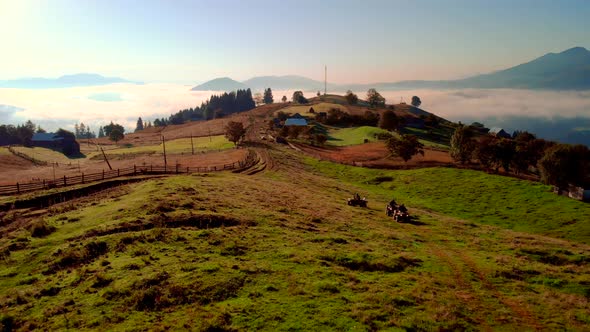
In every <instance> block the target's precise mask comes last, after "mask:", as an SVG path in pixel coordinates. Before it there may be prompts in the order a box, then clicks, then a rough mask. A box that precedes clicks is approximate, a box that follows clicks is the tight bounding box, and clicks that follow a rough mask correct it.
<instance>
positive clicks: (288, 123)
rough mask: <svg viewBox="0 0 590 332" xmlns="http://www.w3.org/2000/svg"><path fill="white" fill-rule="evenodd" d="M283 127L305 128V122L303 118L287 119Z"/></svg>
mask: <svg viewBox="0 0 590 332" xmlns="http://www.w3.org/2000/svg"><path fill="white" fill-rule="evenodd" d="M285 126H286V127H288V126H303V127H305V126H307V120H305V119H304V118H289V119H287V121H285Z"/></svg>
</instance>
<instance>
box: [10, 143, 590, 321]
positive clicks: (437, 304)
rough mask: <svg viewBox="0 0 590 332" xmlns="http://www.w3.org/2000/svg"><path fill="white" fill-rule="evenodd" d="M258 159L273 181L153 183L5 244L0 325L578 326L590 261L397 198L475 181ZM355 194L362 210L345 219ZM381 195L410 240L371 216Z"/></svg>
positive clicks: (222, 177) (75, 210) (76, 209)
mask: <svg viewBox="0 0 590 332" xmlns="http://www.w3.org/2000/svg"><path fill="white" fill-rule="evenodd" d="M269 153H271V155H273V156H274V157H275V159H276V160H280V161H281V162H280V169H279V170H278V171H267V172H263V173H259V174H258V175H256V176H250V177H247V176H243V175H239V174H232V173H219V174H212V175H206V176H198V175H194V176H177V177H168V178H162V179H157V180H150V181H146V182H143V183H139V184H133V185H130V186H126V187H121V188H119V189H116V190H112V191H109V192H105V193H103V194H101V195H98V196H96V197H93V199H91V200H82V201H79V202H76V204H70V203H65V204H62V205H57V206H53V207H51V208H50V209H49V211H47V212H48V213H47V214H44V215H41V216H36V217H34V218H32V219H31V220H29V222H28V223H29V224H30V226H29V224H27V223H25V222H23V225H24V226H22V227H18V228H14V229H13V230H11V231H9V232H8V233H2V236H1V237H0V249H1V250H0V252H3V255H4V256H3V257H2V258H1V259H0V316H2V317H0V318H1V320H0V321H2V322H7V321H12V322H13V324H14V325H15V327H17V328H19V329H22V330H28V329H47V330H59V329H68V328H69V329H100V330H111V329H112V330H123V329H125V330H126V329H138V330H144V329H155V330H159V329H173V330H177V329H194V330H264V331H277V330H279V331H283V330H355V331H370V330H381V329H386V330H394V331H395V330H400V331H401V330H481V329H488V328H489V329H492V330H517V329H524V330H532V329H537V328H538V329H545V330H552V329H569V330H584V328H585V327H586V326H587V324H590V316H589V315H588V312H589V310H590V304H589V303H588V300H587V297H588V295H589V294H590V287H589V286H588V281H590V280H589V279H588V276H589V275H590V266H589V264H588V261H590V248H588V246H585V245H582V244H580V243H569V242H567V241H563V240H553V239H549V238H543V237H538V236H536V235H534V234H523V233H515V232H512V231H507V230H503V229H502V228H499V227H495V226H488V225H482V224H480V223H473V222H464V221H462V220H457V219H456V218H453V214H458V213H459V212H457V211H455V210H453V211H455V212H452V213H451V214H449V215H445V214H441V213H439V212H436V211H434V212H433V211H427V210H426V209H425V210H417V209H416V207H426V205H429V204H434V202H433V201H434V200H432V201H431V200H430V199H427V198H420V197H419V196H418V195H415V196H410V195H409V194H408V195H407V196H402V193H403V192H404V190H406V189H408V188H409V184H410V183H412V185H413V186H412V188H414V189H417V188H419V187H422V188H426V186H427V185H428V184H427V183H421V182H420V181H418V180H416V179H414V178H413V177H415V176H420V177H432V178H434V177H437V178H438V180H439V181H443V182H444V184H445V185H446V186H448V185H451V184H453V183H455V181H457V180H454V179H455V178H456V177H457V176H459V177H460V179H459V180H460V181H459V182H463V183H465V184H464V185H463V186H464V187H471V186H474V183H476V182H470V179H471V178H472V174H469V173H463V174H464V176H463V177H462V178H461V176H462V175H461V172H462V171H458V170H453V169H451V170H442V171H449V172H450V173H444V172H443V173H441V171H440V170H438V169H433V170H423V171H424V172H425V173H416V172H418V171H413V172H401V171H398V172H381V171H373V170H366V169H360V168H352V167H342V166H340V165H334V164H331V163H324V162H322V163H320V162H315V161H313V160H305V163H304V164H302V159H301V158H300V157H299V156H298V155H296V154H295V153H294V152H290V151H270V152H269ZM279 158H280V159H279ZM295 171H296V172H295ZM429 172H432V173H429ZM453 172H455V173H453ZM294 174H296V176H295V175H294ZM387 176H389V177H393V180H392V181H391V180H389V179H388V178H384V177H387ZM445 177H446V178H445ZM494 178H495V177H494ZM406 182H408V183H406ZM502 185H503V186H505V184H503V183H502ZM428 188H429V189H432V188H430V187H428ZM514 188H516V186H508V189H507V190H510V191H512V190H516V189H514ZM357 191H358V192H361V194H363V195H367V196H368V197H369V200H370V201H369V208H367V209H362V208H354V207H350V206H348V205H346V203H345V198H346V197H350V196H351V194H352V193H354V192H357ZM441 191H442V189H441ZM392 192H393V193H394V194H395V196H396V198H398V199H399V200H401V201H403V202H406V203H408V204H409V205H410V208H411V209H412V211H413V213H414V214H415V215H416V216H417V217H418V220H417V221H416V222H415V223H414V224H398V223H395V222H393V221H392V220H391V218H388V217H386V216H385V215H384V213H383V207H384V205H385V203H386V202H387V201H388V200H389V199H390V197H391V194H392ZM515 193H518V191H516V192H515ZM437 195H438V196H439V198H442V195H441V194H437ZM426 196H427V194H426V193H422V197H426ZM451 196H453V197H451V198H449V199H452V201H458V200H459V198H458V197H457V196H455V195H451ZM421 199H422V200H423V201H422V200H421ZM449 202H451V201H449ZM472 204H476V205H474V206H478V205H483V203H482V202H479V203H478V202H475V203H472ZM489 204H490V205H491V204H495V202H490V203H489ZM523 204H525V203H523ZM526 205H527V206H528V207H531V208H533V207H538V206H539V204H537V203H535V201H534V200H530V201H528V203H526ZM580 211H581V210H580ZM578 213H581V212H578ZM515 216H518V215H517V214H515ZM3 218H4V220H9V219H7V218H11V216H4V217H3ZM40 221H43V222H44V224H45V226H44V225H43V224H38V223H39V222H40ZM488 223H491V221H490V222H488ZM52 226H53V227H55V229H54V230H52V229H51V227H52ZM34 229H37V231H36V232H37V233H35V234H37V236H35V237H33V236H32V234H33V233H34ZM43 230H45V231H43ZM0 231H2V232H6V228H0ZM45 232H46V234H45ZM44 234H45V235H44ZM7 251H8V252H7Z"/></svg>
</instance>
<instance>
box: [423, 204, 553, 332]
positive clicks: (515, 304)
mask: <svg viewBox="0 0 590 332" xmlns="http://www.w3.org/2000/svg"><path fill="white" fill-rule="evenodd" d="M415 210H418V211H420V212H421V213H424V214H427V215H429V216H431V217H433V218H437V219H438V220H445V221H448V222H453V223H456V224H466V223H467V222H466V221H464V220H460V219H456V218H452V217H449V216H445V215H439V214H438V213H435V212H432V211H427V210H422V209H415ZM425 231H426V232H427V233H430V230H426V229H425ZM434 246H436V247H435V248H433V253H434V254H435V255H436V256H437V257H439V258H441V259H443V260H444V261H446V262H447V264H448V265H449V266H450V267H451V269H452V270H453V273H455V277H456V279H457V280H458V281H459V283H460V284H465V279H464V278H465V276H464V274H463V273H462V271H461V270H460V269H459V268H458V267H457V264H456V263H455V262H453V261H452V259H451V258H450V255H452V256H454V257H456V259H458V260H459V261H460V262H461V263H462V265H464V266H466V267H467V268H468V269H469V272H471V273H472V274H473V275H474V276H476V277H477V279H478V280H479V282H480V283H481V284H482V285H483V286H484V287H485V290H486V291H488V292H490V293H491V294H493V296H494V297H495V298H496V299H498V300H499V301H500V302H501V303H502V304H504V305H505V306H506V307H508V308H509V309H510V311H512V312H513V313H514V314H515V315H516V316H517V317H518V318H519V319H520V320H521V321H522V322H524V324H526V325H527V326H528V327H530V328H533V329H535V330H537V331H539V330H542V329H543V326H542V325H540V324H539V320H538V319H537V318H536V317H534V315H533V314H532V313H531V311H530V310H529V308H528V306H527V305H526V304H524V303H521V302H520V301H517V300H514V299H510V298H508V297H506V296H504V295H503V294H502V293H500V291H499V290H498V289H497V288H496V287H495V286H494V285H493V284H492V283H491V282H490V281H489V279H488V278H487V276H486V274H485V273H484V272H483V271H482V270H481V269H480V268H479V267H478V266H477V264H476V263H475V262H474V261H473V259H472V258H471V257H470V256H468V255H467V254H466V253H465V252H464V251H461V250H458V249H456V248H448V250H444V249H442V248H440V246H439V245H437V244H434ZM445 247H449V246H445ZM437 249H438V250H437ZM468 287H469V288H470V289H471V290H472V291H473V288H472V287H471V286H470V285H469V286H468ZM488 328H489V327H488Z"/></svg>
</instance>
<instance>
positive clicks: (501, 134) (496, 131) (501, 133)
mask: <svg viewBox="0 0 590 332" xmlns="http://www.w3.org/2000/svg"><path fill="white" fill-rule="evenodd" d="M488 134H490V135H492V136H495V137H498V138H512V136H511V135H510V134H509V133H507V132H506V131H505V130H504V129H502V128H500V127H494V128H491V129H490V131H488Z"/></svg>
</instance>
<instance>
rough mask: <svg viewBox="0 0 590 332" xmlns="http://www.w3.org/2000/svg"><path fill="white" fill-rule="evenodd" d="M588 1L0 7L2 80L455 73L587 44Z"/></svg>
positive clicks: (72, 0) (62, 0) (127, 1)
mask: <svg viewBox="0 0 590 332" xmlns="http://www.w3.org/2000/svg"><path fill="white" fill-rule="evenodd" d="M589 31H590V1H587V0H579V1H575V0H561V1H555V0H493V1H492V0H486V1H475V0H448V1H442V0H397V1H396V0H389V1H387V0H383V1H378V0H373V1H370V0H364V1H360V0H359V1H350V0H338V1H331V0H330V1H327V0H322V1H318V0H314V1H307V0H300V1H278V0H277V1H258V0H251V1H240V0H235V1H230V0H225V1H224V0H217V1H213V0H211V1H204V0H203V1H198V0H194V1H181V0H175V1H163V0H162V1H146V0H143V1H133V0H117V1H107V0H81V1H80V0H51V1H42V0H39V1H33V0H19V1H16V0H14V1H13V0H0V41H1V44H0V45H1V46H0V61H1V62H0V80H1V79H13V78H19V77H31V76H42V77H56V76H60V75H63V74H71V73H78V72H92V73H100V74H103V75H110V76H121V77H124V78H128V79H133V80H142V81H146V82H176V83H187V84H193V83H200V82H204V81H206V80H209V79H212V78H215V77H219V76H230V77H232V78H235V79H238V80H243V79H247V78H250V77H252V76H256V75H286V74H298V75H303V76H308V77H311V78H315V79H322V78H323V66H324V64H327V65H328V68H329V75H330V80H331V81H333V82H340V83H341V82H359V83H368V82H378V81H397V80H405V79H445V78H457V77H464V76H467V75H471V74H477V73H482V72H489V71H492V70H496V69H502V68H506V67H510V66H512V65H515V64H518V63H522V62H525V61H528V60H531V59H533V58H535V57H538V56H541V55H543V54H545V53H547V52H560V51H563V50H565V49H567V48H570V47H573V46H583V47H586V48H589V47H590V33H589Z"/></svg>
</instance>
